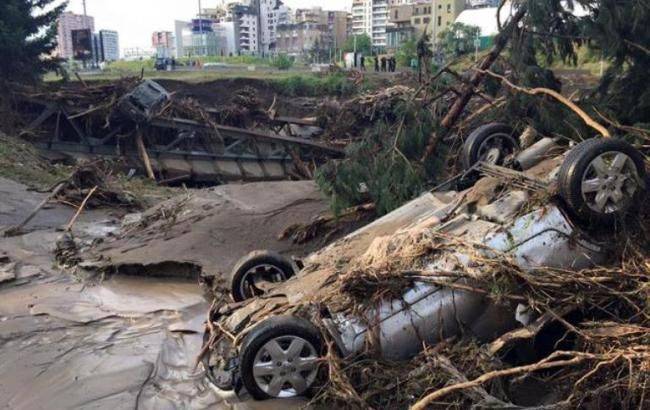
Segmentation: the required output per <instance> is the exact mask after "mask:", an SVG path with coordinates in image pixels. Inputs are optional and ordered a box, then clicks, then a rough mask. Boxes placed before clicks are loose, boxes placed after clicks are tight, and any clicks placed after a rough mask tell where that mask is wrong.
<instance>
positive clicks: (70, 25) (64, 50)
mask: <svg viewBox="0 0 650 410" xmlns="http://www.w3.org/2000/svg"><path fill="white" fill-rule="evenodd" d="M76 30H90V32H91V33H94V32H95V19H94V18H93V17H91V16H83V15H80V14H74V13H71V12H65V13H63V14H61V17H59V21H58V23H57V43H58V44H57V47H56V51H55V54H56V56H58V57H61V58H63V59H66V60H68V59H71V58H73V57H74V51H73V48H72V32H73V31H76Z"/></svg>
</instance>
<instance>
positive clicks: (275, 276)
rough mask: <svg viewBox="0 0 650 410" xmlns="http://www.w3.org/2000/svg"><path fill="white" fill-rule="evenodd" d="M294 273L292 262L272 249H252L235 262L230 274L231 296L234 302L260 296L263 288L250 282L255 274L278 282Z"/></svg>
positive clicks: (272, 281)
mask: <svg viewBox="0 0 650 410" xmlns="http://www.w3.org/2000/svg"><path fill="white" fill-rule="evenodd" d="M295 274H296V271H295V268H294V266H293V263H291V261H290V260H289V259H287V258H285V257H284V256H282V255H280V254H279V253H277V252H273V251H254V252H251V253H249V254H248V255H246V256H244V257H243V258H242V259H240V260H239V262H237V264H236V265H235V267H234V268H233V270H232V273H231V275H230V287H231V296H232V298H233V300H234V301H235V302H242V301H244V300H247V299H250V298H253V297H256V296H260V295H261V294H263V293H264V292H263V290H261V289H259V288H257V287H255V285H254V284H253V283H252V282H251V281H253V280H254V279H255V276H266V277H267V279H268V280H267V281H268V282H271V283H280V282H284V281H286V280H288V279H289V278H291V277H292V276H294V275H295Z"/></svg>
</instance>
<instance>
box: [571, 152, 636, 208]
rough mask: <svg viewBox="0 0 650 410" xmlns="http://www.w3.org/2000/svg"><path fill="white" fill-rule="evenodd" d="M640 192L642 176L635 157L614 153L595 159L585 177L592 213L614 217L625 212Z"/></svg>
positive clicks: (584, 188) (584, 191)
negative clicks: (612, 215) (613, 215)
mask: <svg viewBox="0 0 650 410" xmlns="http://www.w3.org/2000/svg"><path fill="white" fill-rule="evenodd" d="M638 189H639V177H638V173H637V169H636V165H635V163H634V161H633V160H632V158H630V157H629V156H628V155H627V154H624V153H622V152H616V151H610V152H605V153H603V154H600V155H599V156H597V157H596V158H594V159H593V160H592V161H591V162H590V163H589V165H588V166H587V170H586V171H585V173H584V175H583V177H582V184H581V192H582V198H583V200H584V201H585V203H586V204H587V206H589V208H591V209H592V210H594V211H596V212H599V213H605V214H612V213H617V212H621V211H624V210H625V209H627V208H628V207H629V205H630V204H631V203H632V200H633V198H634V195H635V194H636V192H637V190H638Z"/></svg>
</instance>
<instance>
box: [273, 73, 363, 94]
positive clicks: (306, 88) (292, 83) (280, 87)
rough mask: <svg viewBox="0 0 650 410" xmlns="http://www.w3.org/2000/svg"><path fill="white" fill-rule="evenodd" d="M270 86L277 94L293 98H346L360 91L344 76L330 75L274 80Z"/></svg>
mask: <svg viewBox="0 0 650 410" xmlns="http://www.w3.org/2000/svg"><path fill="white" fill-rule="evenodd" d="M272 86H273V87H274V88H275V89H276V91H277V92H279V93H282V94H284V95H289V96H295V97H318V96H322V95H336V96H346V95H352V94H354V93H357V92H359V91H361V90H362V88H361V87H359V86H357V85H355V84H354V83H353V82H352V81H350V80H349V79H348V78H347V77H346V76H345V75H344V74H330V75H327V76H324V77H317V76H313V75H294V76H291V77H287V78H283V79H280V80H275V81H273V82H272Z"/></svg>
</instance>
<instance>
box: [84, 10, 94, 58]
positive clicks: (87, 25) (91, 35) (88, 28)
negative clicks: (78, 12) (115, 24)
mask: <svg viewBox="0 0 650 410" xmlns="http://www.w3.org/2000/svg"><path fill="white" fill-rule="evenodd" d="M83 6H84V28H85V29H87V30H90V54H91V60H92V49H93V33H92V30H91V29H90V27H89V26H90V25H89V24H88V13H87V11H86V0H83ZM82 64H83V67H84V69H85V68H86V64H87V62H86V59H85V58H84V59H83V61H82Z"/></svg>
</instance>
